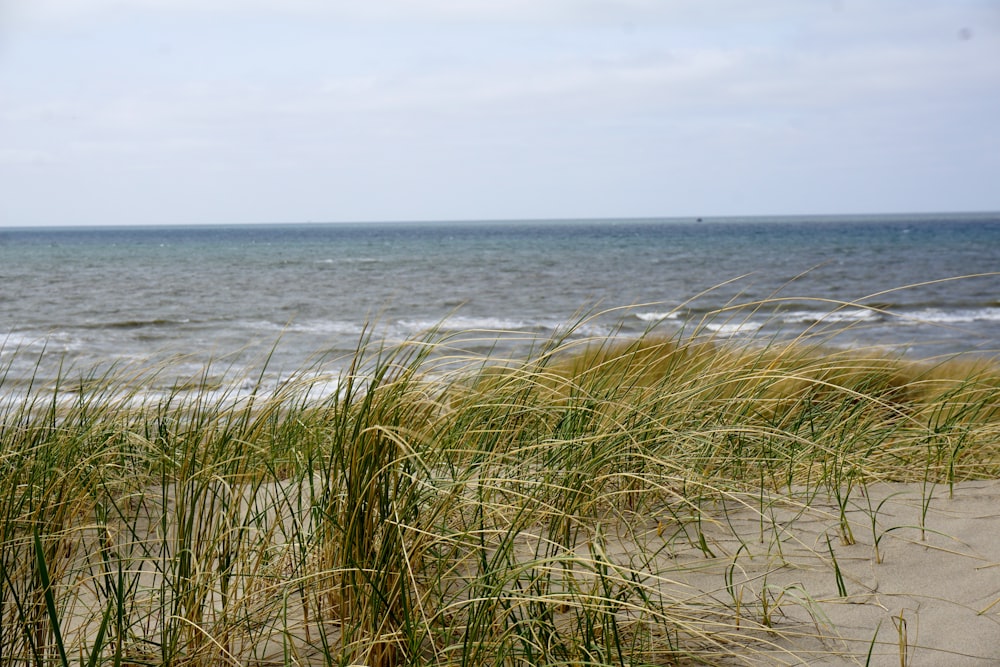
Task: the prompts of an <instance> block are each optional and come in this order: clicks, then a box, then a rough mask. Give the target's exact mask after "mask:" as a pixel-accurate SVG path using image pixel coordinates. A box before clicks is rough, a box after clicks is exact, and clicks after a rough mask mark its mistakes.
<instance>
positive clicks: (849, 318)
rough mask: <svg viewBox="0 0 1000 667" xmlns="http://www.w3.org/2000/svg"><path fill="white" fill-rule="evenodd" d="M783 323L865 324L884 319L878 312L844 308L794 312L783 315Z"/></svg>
mask: <svg viewBox="0 0 1000 667" xmlns="http://www.w3.org/2000/svg"><path fill="white" fill-rule="evenodd" d="M779 317H780V318H781V320H782V321H783V322H787V323H789V324H813V323H816V322H865V321H873V320H877V319H879V318H880V317H882V314H881V313H879V312H878V311H875V310H871V309H868V308H844V309H840V310H832V311H831V310H792V311H789V312H787V313H781V315H780V316H779Z"/></svg>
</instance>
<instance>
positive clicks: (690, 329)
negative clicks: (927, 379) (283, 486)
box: [0, 213, 1000, 393]
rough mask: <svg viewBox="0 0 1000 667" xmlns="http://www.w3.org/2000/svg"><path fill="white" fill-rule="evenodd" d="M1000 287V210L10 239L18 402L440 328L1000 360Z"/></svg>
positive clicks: (447, 332)
mask: <svg viewBox="0 0 1000 667" xmlns="http://www.w3.org/2000/svg"><path fill="white" fill-rule="evenodd" d="M997 272H1000V213H995V214H947V215H926V214H921V215H883V216H833V217H782V218H718V219H715V218H712V219H704V220H694V219H648V220H645V219H644V220H627V219H626V220H561V221H513V222H501V221H496V222H486V221H484V222H447V223H445V222H441V223H435V222H426V223H380V224H274V225H246V226H198V227H138V226H136V227H128V228H122V227H114V228H112V227H107V228H70V227H67V228H60V229H52V228H44V229H13V228H11V229H0V285H2V290H0V342H2V350H0V372H2V373H3V376H2V377H3V382H2V383H0V393H2V392H3V391H8V392H10V391H14V390H17V388H23V387H24V386H26V385H28V384H32V385H33V386H41V385H45V384H52V383H54V382H55V379H56V378H63V379H64V380H65V379H66V378H72V377H79V376H81V375H82V376H85V377H86V376H95V375H101V374H102V373H106V372H108V371H109V370H114V371H115V372H122V371H123V370H125V369H132V368H143V367H145V368H150V367H153V366H163V367H164V368H165V370H164V371H163V372H162V373H161V374H160V376H158V378H157V382H161V383H163V384H164V386H166V385H170V384H172V383H176V382H179V381H182V380H183V379H185V378H203V379H206V380H210V381H211V382H216V383H218V384H220V385H224V384H225V382H229V381H236V382H242V383H244V384H246V382H247V379H246V378H248V377H253V378H256V377H257V376H258V375H260V373H261V369H262V366H263V364H264V360H265V359H266V358H269V361H268V362H267V364H266V367H264V368H263V375H262V376H261V377H263V381H264V382H265V383H270V384H272V385H273V384H274V383H278V382H280V381H282V380H285V379H288V378H289V377H293V376H294V375H295V374H296V373H303V372H306V371H309V372H329V373H333V374H335V373H336V372H337V370H338V369H339V368H342V367H343V364H344V363H345V359H346V358H347V357H348V356H349V355H350V354H351V353H352V352H353V350H354V349H355V348H356V347H357V345H358V342H359V340H360V339H361V337H362V336H370V337H371V339H372V340H373V341H376V342H379V341H384V342H386V343H393V342H397V341H401V340H406V339H410V338H413V337H418V336H421V335H423V334H424V333H425V332H426V331H428V330H429V329H431V328H436V330H437V331H438V333H439V335H444V336H455V337H457V339H456V340H455V341H453V344H454V348H455V349H456V350H457V351H460V352H461V353H463V354H471V355H476V354H487V353H491V354H493V355H499V356H517V355H519V354H523V353H526V352H527V351H528V350H529V349H530V348H531V347H532V346H533V345H538V344H539V341H542V340H545V339H549V338H551V337H553V336H557V335H566V334H568V335H569V336H570V337H575V338H583V337H604V336H610V335H617V336H622V337H628V336H638V335H640V334H642V333H643V332H646V331H650V330H652V331H654V332H656V333H658V334H663V335H679V336H687V335H697V336H704V337H711V338H713V339H715V340H717V341H720V342H733V343H736V344H750V345H755V344H769V343H771V342H773V341H780V340H789V339H793V338H799V339H801V340H803V341H807V342H809V343H810V344H812V343H817V344H819V343H822V344H824V345H828V346H831V347H852V348H861V347H877V348H879V349H880V350H884V351H886V352H888V353H890V354H900V355H907V356H912V357H931V356H939V355H954V354H976V355H989V356H992V355H994V354H996V352H997V350H998V346H1000V274H998V273H997ZM463 332H464V333H463ZM459 334H461V335H459ZM234 378H235V379H234Z"/></svg>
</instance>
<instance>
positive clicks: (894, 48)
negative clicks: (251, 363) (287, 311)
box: [0, 0, 1000, 226]
mask: <svg viewBox="0 0 1000 667" xmlns="http://www.w3.org/2000/svg"><path fill="white" fill-rule="evenodd" d="M976 210H1000V0H866V1H862V0H754V1H751V0H738V1H737V0H718V1H712V0H350V1H348V0H0V226H23V225H74V224H190V223H250V222H283V221H369V220H445V219H447V220H452V219H508V218H574V217H587V218H593V217H637V216H638V217H644V216H718V215H767V214H797V213H823V214H825V213H854V212H910V211H976Z"/></svg>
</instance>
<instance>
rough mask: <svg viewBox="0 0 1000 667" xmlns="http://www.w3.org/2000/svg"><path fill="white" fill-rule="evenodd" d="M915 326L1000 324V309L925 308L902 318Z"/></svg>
mask: <svg viewBox="0 0 1000 667" xmlns="http://www.w3.org/2000/svg"><path fill="white" fill-rule="evenodd" d="M901 319H902V320H904V321H908V322H910V323H913V324H920V323H929V324H970V323H972V322H1000V308H965V309H958V310H943V309H940V308H925V309H924V310H918V311H915V312H913V313H909V314H907V315H905V316H904V317H903V318H901Z"/></svg>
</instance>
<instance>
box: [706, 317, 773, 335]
mask: <svg viewBox="0 0 1000 667" xmlns="http://www.w3.org/2000/svg"><path fill="white" fill-rule="evenodd" d="M763 326H764V323H763V322H753V321H750V320H744V321H742V322H723V323H716V322H708V323H706V324H705V328H706V329H708V330H709V331H711V332H713V333H717V334H719V335H720V336H737V335H740V334H748V333H753V332H755V331H757V330H759V329H760V328H761V327H763Z"/></svg>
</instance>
